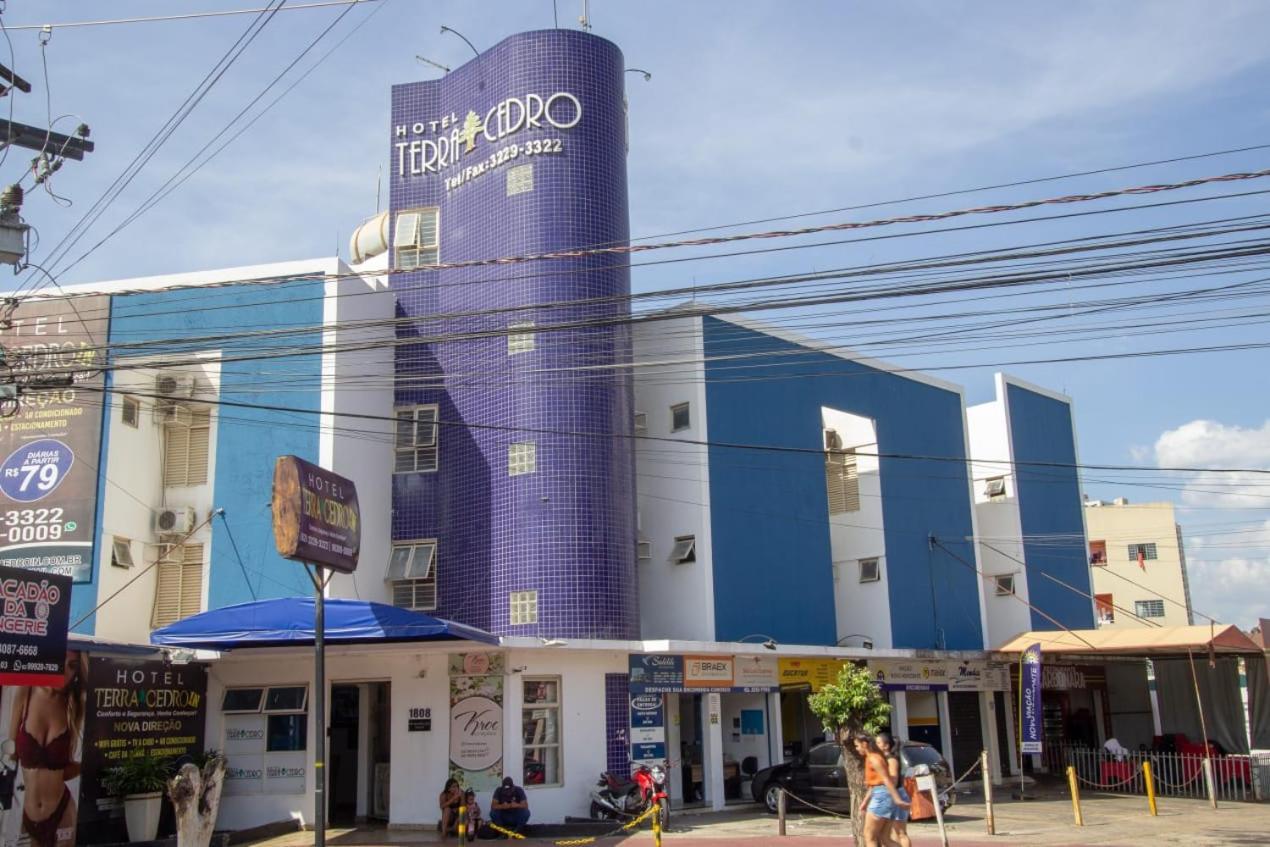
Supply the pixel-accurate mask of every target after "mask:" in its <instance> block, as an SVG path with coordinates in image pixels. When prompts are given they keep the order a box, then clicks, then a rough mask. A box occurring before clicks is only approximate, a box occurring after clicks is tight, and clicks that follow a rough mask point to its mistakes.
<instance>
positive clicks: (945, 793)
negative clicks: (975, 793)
mask: <svg viewBox="0 0 1270 847" xmlns="http://www.w3.org/2000/svg"><path fill="white" fill-rule="evenodd" d="M979 766H980V762H979V761H976V762H975V763H974V764H973V765H971V766H970V767H968V768H966V772H965V773H963V774H962V775H961V776H959V777H957V779H956V781H954V782H953V784H952V785H949V786H948V787H947V788H945V789H943V790H941V791H940V792H939V796H940V797H941V798H943V797H947V796H948V795H949V794H950V793H951V792H952V790H953V789H954V788H956V787H957V786H958V785H960V784H961V783H963V782H965V781H966V780H967V779H968V778H969V777H970V775H971V774H973V773H974V772H975V771H977V770H978V769H979ZM897 787H899V788H902V787H903V786H902V785H900V786H897ZM781 790H782V791H784V792H785V794H786V796H788V797H791V798H793V799H794V800H797V801H798V802H799V803H801V804H802V805H804V806H807V807H808V808H811V809H815V810H816V811H818V812H824V813H825V814H826V815H832V816H833V817H835V818H844V819H846V818H850V817H851V816H850V815H844V814H842V813H840V812H835V811H832V810H830V809H826V808H824V807H823V806H817V805H816V804H815V803H812V802H811V801H809V800H804V799H803V798H802V797H799V796H798V795H797V794H795V793H794V792H792V791H790V790H789V789H788V788H782V789H781ZM866 793H867V791H866Z"/></svg>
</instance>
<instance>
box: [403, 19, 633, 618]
mask: <svg viewBox="0 0 1270 847" xmlns="http://www.w3.org/2000/svg"><path fill="white" fill-rule="evenodd" d="M623 69H624V63H623V60H622V54H621V51H620V50H619V49H618V48H617V47H616V46H614V45H613V44H611V43H610V42H608V41H605V40H603V39H601V38H597V37H595V36H592V35H589V34H587V33H584V32H577V31H571V30H547V31H542V32H528V33H522V34H519V35H515V36H512V37H510V38H508V39H506V40H504V41H503V42H501V43H499V44H498V45H496V46H495V47H493V48H491V49H490V50H488V51H486V52H485V53H483V54H482V55H481V56H480V57H478V58H476V59H474V60H473V61H471V62H469V63H468V64H466V65H464V66H463V67H461V68H457V69H455V70H454V71H453V72H452V73H449V74H447V75H446V76H445V77H443V78H441V79H438V80H431V81H427V82H415V83H409V84H405V85H398V86H394V88H393V93H392V124H391V127H390V129H391V139H390V141H391V143H390V147H389V155H390V160H391V169H392V170H391V172H392V179H391V185H390V210H391V213H392V222H393V224H394V226H395V224H396V221H397V219H398V217H399V215H400V213H401V212H402V211H403V210H411V209H420V208H428V207H435V208H437V209H439V232H440V237H439V262H440V263H441V264H443V265H444V264H446V263H456V262H464V261H472V260H482V259H491V258H496V257H515V256H526V255H532V254H537V253H543V252H551V251H556V250H562V249H566V248H573V247H576V246H578V245H590V244H613V243H617V244H621V243H625V242H626V241H627V240H628V239H629V223H628V211H627V188H626V125H625V121H626V115H625V106H624V97H623V91H624V89H623V85H624V82H623ZM555 95H560V96H555ZM509 98H514V99H515V101H516V102H515V103H511V102H510V100H509ZM499 104H505V105H504V106H503V107H502V108H501V109H500V108H499ZM523 110H528V111H529V113H530V115H531V116H532V117H533V119H534V122H536V123H537V124H538V126H532V127H531V126H528V123H529V119H528V118H527V117H526V116H525V115H524V111H523ZM579 112H580V114H579ZM469 116H471V117H469ZM476 121H479V122H480V123H482V124H485V123H488V124H489V126H488V127H487V128H486V129H485V131H483V132H476V133H472V132H469V133H468V134H467V135H466V136H465V135H464V133H463V130H464V128H465V127H467V128H469V129H470V127H471V126H472V124H473V123H474V122H476ZM553 121H554V123H555V125H553V123H552V122H553ZM500 122H501V126H502V128H503V129H504V130H506V129H508V128H512V127H513V126H514V125H515V124H520V126H519V128H516V129H515V131H511V132H507V133H506V134H505V135H504V137H502V138H498V134H499V131H500V130H499V127H500ZM441 139H444V140H441ZM469 141H470V145H469V143H468V142H469ZM416 142H418V143H417V144H416ZM438 145H441V146H444V147H445V148H447V149H446V158H447V161H446V163H445V165H444V166H441V165H439V164H438V165H437V167H436V170H433V169H432V165H433V164H434V163H435V160H433V159H432V158H431V157H432V156H434V155H435V154H436V153H437V150H438ZM512 151H515V153H514V155H513V152H512ZM500 157H501V158H500ZM447 180H449V184H447ZM455 180H459V181H460V184H457V185H456V184H454V181H455ZM392 288H393V290H394V292H395V294H396V298H397V309H398V317H400V318H406V319H408V320H405V321H403V322H402V323H401V324H400V325H399V328H398V335H399V339H400V340H401V341H402V342H403V344H402V345H400V346H399V347H398V349H397V352H396V354H395V368H396V397H395V401H396V403H397V405H398V406H399V407H401V406H409V405H415V404H433V403H435V404H437V405H438V406H439V418H440V420H441V422H442V424H441V426H440V430H439V442H438V451H439V460H438V467H437V469H436V470H435V471H431V472H423V473H414V472H411V473H398V474H396V475H395V476H394V479H393V538H394V540H415V539H430V538H435V539H437V541H438V554H437V584H438V603H437V605H438V608H437V614H439V615H441V616H442V617H446V618H450V619H454V620H458V621H462V622H465V623H469V624H472V625H475V626H478V627H482V628H484V629H487V630H489V631H491V632H494V633H498V634H504V635H529V636H551V637H556V636H560V637H606V638H629V637H634V636H636V635H637V634H638V632H639V624H638V608H637V595H636V589H635V571H634V567H635V561H634V558H635V527H634V521H635V505H634V466H633V454H632V449H631V443H630V440H629V438H626V437H612V436H613V434H617V435H618V436H628V435H629V434H630V431H631V426H632V398H631V384H630V377H629V375H628V374H627V372H626V369H624V368H611V367H606V366H611V365H620V364H623V363H625V362H627V361H629V358H630V338H629V328H628V327H627V326H625V325H623V324H622V319H623V318H625V317H626V316H627V315H628V314H629V312H628V308H629V307H628V304H627V302H626V300H625V299H624V295H627V294H629V291H630V278H629V271H628V270H627V269H626V266H625V259H624V258H623V257H618V256H592V257H579V258H570V259H555V260H540V261H533V262H524V263H515V264H502V265H486V266H472V267H460V268H442V269H439V270H438V269H433V270H426V271H410V272H404V273H403V272H398V273H394V274H393V275H392ZM581 301H587V302H581ZM562 302H564V303H566V304H567V305H564V306H553V305H552V304H558V303H562ZM526 321H532V322H533V323H534V324H535V325H537V326H538V327H543V326H547V325H553V324H554V325H560V324H564V325H576V324H578V323H591V322H599V323H600V325H598V326H586V327H577V328H571V329H566V330H559V331H553V332H549V333H548V332H542V331H539V332H537V333H536V338H535V348H534V349H533V350H532V351H528V352H520V353H516V354H515V355H512V354H510V353H509V350H508V338H507V336H506V335H505V334H504V333H505V330H506V328H507V326H508V325H509V324H513V323H522V322H526ZM606 321H613V323H611V324H608V325H605V322H606ZM429 339H431V340H429ZM593 365H599V366H600V368H599V369H597V370H594V371H589V372H584V373H577V372H574V371H572V369H577V368H579V367H582V366H593ZM580 433H597V434H600V435H597V436H596V437H589V436H587V435H584V434H583V435H580ZM524 442H532V443H534V444H535V447H536V470H535V471H534V472H533V473H527V474H522V475H517V476H510V475H509V473H508V447H509V445H510V444H513V443H524ZM520 591H536V592H537V598H538V616H537V622H536V623H529V624H517V625H513V624H512V623H511V619H510V614H509V595H510V594H511V593H512V592H520Z"/></svg>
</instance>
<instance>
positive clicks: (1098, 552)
mask: <svg viewBox="0 0 1270 847" xmlns="http://www.w3.org/2000/svg"><path fill="white" fill-rule="evenodd" d="M1089 564H1091V565H1097V566H1105V565H1106V564H1107V542H1106V541H1091V542H1089Z"/></svg>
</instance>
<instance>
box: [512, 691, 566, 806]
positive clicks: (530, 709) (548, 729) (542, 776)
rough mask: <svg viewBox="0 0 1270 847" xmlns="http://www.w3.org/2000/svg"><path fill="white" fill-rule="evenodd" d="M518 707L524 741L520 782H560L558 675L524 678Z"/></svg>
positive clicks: (561, 780)
mask: <svg viewBox="0 0 1270 847" xmlns="http://www.w3.org/2000/svg"><path fill="white" fill-rule="evenodd" d="M524 685H525V699H524V706H523V707H522V709H521V717H520V727H521V739H522V740H523V741H524V742H525V770H524V776H523V784H524V785H527V786H530V785H561V784H563V782H564V779H563V776H564V775H563V774H562V773H561V772H560V761H561V756H560V678H559V677H548V678H544V679H526V680H524Z"/></svg>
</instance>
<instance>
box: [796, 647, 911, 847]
mask: <svg viewBox="0 0 1270 847" xmlns="http://www.w3.org/2000/svg"><path fill="white" fill-rule="evenodd" d="M807 705H808V706H809V707H810V708H811V712H812V714H814V715H815V716H816V717H818V718H820V722H821V723H822V724H824V727H825V730H826V731H827V732H832V733H833V737H834V738H835V739H836V740H837V741H838V744H840V745H841V746H842V761H843V764H844V766H845V769H846V772H847V788H848V789H849V790H850V792H851V808H852V809H859V808H860V801H861V800H863V799H864V794H865V790H864V760H863V759H861V758H860V757H859V756H858V755H856V751H855V747H854V745H853V744H852V743H851V737H852V735H853V734H855V733H857V732H866V733H868V734H869V735H874V734H876V733H877V732H878V731H880V730H882V729H884V728H885V727H886V724H887V720H888V718H889V717H890V714H891V705H890V704H889V703H888V702H887V701H886V696H885V695H884V694H883V693H882V689H881V688H879V687H878V684H877V682H875V681H874V679H873V675H872V674H871V673H869V670H868V668H865V667H862V666H860V665H855V664H847V665H844V666H843V667H842V669H841V670H839V671H838V679H837V681H836V682H833V683H830V684H829V685H826V686H825V687H823V688H821V689H820V690H819V691H817V692H816V693H815V694H813V695H811V697H809V698H808V699H807ZM851 831H852V833H853V834H854V835H855V840H856V844H863V843H864V816H863V815H858V814H855V815H852V816H851Z"/></svg>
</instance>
